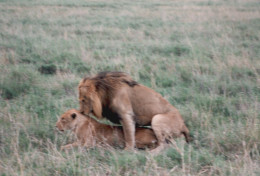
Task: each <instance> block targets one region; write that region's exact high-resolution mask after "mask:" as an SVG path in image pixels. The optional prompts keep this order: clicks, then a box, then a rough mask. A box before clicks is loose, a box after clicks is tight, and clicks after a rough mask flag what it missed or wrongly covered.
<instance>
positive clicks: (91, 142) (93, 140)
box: [56, 109, 157, 149]
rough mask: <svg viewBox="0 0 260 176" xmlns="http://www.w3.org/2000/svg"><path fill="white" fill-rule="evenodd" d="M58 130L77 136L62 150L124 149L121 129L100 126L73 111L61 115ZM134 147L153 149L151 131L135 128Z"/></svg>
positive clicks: (154, 140) (89, 118) (153, 143)
mask: <svg viewBox="0 0 260 176" xmlns="http://www.w3.org/2000/svg"><path fill="white" fill-rule="evenodd" d="M56 126H57V128H58V129H59V130H61V131H64V130H72V131H73V132H74V133H75V135H76V136H77V139H78V140H77V141H76V142H75V143H73V144H68V145H66V146H63V147H62V149H66V148H71V147H73V146H85V147H88V148H90V147H94V146H97V145H110V146H118V147H124V146H125V140H124V135H123V129H122V128H121V127H119V126H111V125H106V124H101V123H99V122H97V121H96V120H95V119H92V118H91V117H88V116H84V115H82V114H80V113H79V111H77V110H75V109H71V110H68V111H67V112H65V113H64V114H62V115H61V117H60V119H59V120H58V122H57V123H56ZM135 139H136V147H137V148H140V149H144V148H154V147H155V146H156V145H157V139H156V137H155V135H154V133H153V130H152V129H149V128H137V130H136V133H135Z"/></svg>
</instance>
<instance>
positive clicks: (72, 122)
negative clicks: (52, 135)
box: [56, 109, 80, 131]
mask: <svg viewBox="0 0 260 176" xmlns="http://www.w3.org/2000/svg"><path fill="white" fill-rule="evenodd" d="M79 115H80V113H79V112H78V111H77V110H76V109H70V110H68V111H67V112H65V113H64V114H62V115H61V116H60V118H59V120H58V121H57V123H56V127H57V128H58V129H59V130H60V131H64V130H73V129H75V127H76V126H77V120H76V119H77V116H79Z"/></svg>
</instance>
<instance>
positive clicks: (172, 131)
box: [151, 113, 184, 154]
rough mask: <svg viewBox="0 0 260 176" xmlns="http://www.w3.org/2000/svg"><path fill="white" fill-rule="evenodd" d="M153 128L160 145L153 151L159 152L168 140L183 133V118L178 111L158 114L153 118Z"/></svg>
mask: <svg viewBox="0 0 260 176" xmlns="http://www.w3.org/2000/svg"><path fill="white" fill-rule="evenodd" d="M151 124H152V129H153V131H154V133H155V136H156V137H157V140H158V147H157V148H155V149H153V150H152V151H151V152H152V153H155V154H157V153H159V152H160V151H161V150H163V149H164V148H165V146H166V145H167V140H170V139H172V138H176V137H179V136H181V135H182V126H183V124H184V123H183V120H182V118H181V116H180V115H179V114H178V113H167V114H157V115H155V116H154V117H153V119H152V123H151Z"/></svg>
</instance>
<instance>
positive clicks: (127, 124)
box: [120, 114, 135, 150]
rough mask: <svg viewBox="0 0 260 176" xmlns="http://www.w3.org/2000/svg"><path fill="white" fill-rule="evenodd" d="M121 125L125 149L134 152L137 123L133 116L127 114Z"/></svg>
mask: <svg viewBox="0 0 260 176" xmlns="http://www.w3.org/2000/svg"><path fill="white" fill-rule="evenodd" d="M120 123H121V124H122V126H123V132H124V138H125V149H127V150H133V149H134V147H135V122H134V120H133V118H132V116H131V115H129V114H127V115H124V117H122V120H121V121H120Z"/></svg>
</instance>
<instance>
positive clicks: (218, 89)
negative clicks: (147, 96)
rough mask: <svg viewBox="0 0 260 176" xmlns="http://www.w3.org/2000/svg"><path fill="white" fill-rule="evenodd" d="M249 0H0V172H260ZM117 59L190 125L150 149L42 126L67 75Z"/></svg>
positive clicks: (259, 91)
mask: <svg viewBox="0 0 260 176" xmlns="http://www.w3.org/2000/svg"><path fill="white" fill-rule="evenodd" d="M259 9H260V2H259V1H258V0H167V1H166V0H144V1H125V0H106V1H105V0H103V1H83V0H34V1H30V0H0V95H1V96H0V174H1V175H2V176H4V175H160V176H161V175H234V176H237V175H243V176H244V175H260V169H259V168H260V129H259V126H260V115H259V111H260V104H259V103H260V102H259V101H260V86H259V85H260V76H259V74H260V32H259V31H260V10H259ZM105 70H118V71H124V72H127V73H129V74H130V75H131V76H132V77H133V78H134V79H135V80H137V81H138V82H140V83H142V84H144V85H147V86H149V87H151V88H153V89H155V90H156V91H157V92H160V93H161V94H162V95H163V96H164V97H165V98H166V99H168V100H169V101H170V102H171V103H172V104H173V105H174V106H175V107H177V108H178V109H179V110H180V112H181V114H182V116H183V118H184V120H185V122H186V124H187V126H188V127H189V129H190V131H191V134H192V136H193V142H192V143H191V144H189V145H188V144H186V143H185V142H184V140H183V138H181V139H178V140H176V145H177V146H178V150H177V149H176V147H175V146H174V145H172V146H171V147H170V148H168V149H166V150H165V151H163V152H162V153H161V154H160V155H158V156H151V155H149V153H148V152H146V151H138V152H136V153H134V154H133V153H131V152H126V151H123V150H120V149H102V148H95V149H89V150H86V149H84V150H80V149H79V150H78V149H75V150H72V151H70V152H67V153H66V152H62V151H60V146H61V145H64V144H67V143H69V142H71V141H72V140H73V136H72V135H71V134H70V133H64V134H60V133H58V132H57V131H56V130H55V128H54V126H55V122H56V120H57V118H58V117H59V115H60V114H62V113H63V112H65V111H66V110H68V109H70V108H78V100H77V94H78V92H77V84H78V83H79V81H80V79H81V78H83V77H84V76H87V75H93V74H96V73H97V72H100V71H105Z"/></svg>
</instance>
